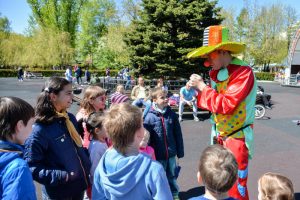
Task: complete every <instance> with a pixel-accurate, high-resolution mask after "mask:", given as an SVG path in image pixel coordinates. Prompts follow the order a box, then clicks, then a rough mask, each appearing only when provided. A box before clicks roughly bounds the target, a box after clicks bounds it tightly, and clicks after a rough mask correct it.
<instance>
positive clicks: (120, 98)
mask: <svg viewBox="0 0 300 200" xmlns="http://www.w3.org/2000/svg"><path fill="white" fill-rule="evenodd" d="M124 93H125V92H124V86H123V85H117V89H116V92H115V93H113V94H112V95H111V97H110V101H111V104H118V103H123V102H128V101H129V100H130V99H129V98H128V96H127V95H125V94H124Z"/></svg>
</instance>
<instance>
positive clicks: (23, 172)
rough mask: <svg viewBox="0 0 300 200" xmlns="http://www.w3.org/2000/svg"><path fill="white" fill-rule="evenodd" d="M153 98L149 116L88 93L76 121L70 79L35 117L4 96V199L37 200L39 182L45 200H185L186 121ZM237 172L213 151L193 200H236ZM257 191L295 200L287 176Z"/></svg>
mask: <svg viewBox="0 0 300 200" xmlns="http://www.w3.org/2000/svg"><path fill="white" fill-rule="evenodd" d="M150 96H151V101H152V102H151V106H150V109H149V111H148V112H147V113H146V114H145V116H143V114H142V112H141V109H139V108H138V107H136V106H134V105H131V104H130V103H129V102H128V101H127V100H126V101H125V102H122V101H120V102H118V101H116V102H115V103H114V104H113V105H112V106H111V107H110V108H107V109H106V110H105V100H106V95H105V90H104V89H102V88H101V87H99V86H89V87H88V88H87V89H86V90H85V93H84V97H83V100H82V102H81V105H80V108H79V111H78V113H77V115H76V118H75V116H74V115H73V114H71V113H68V112H67V109H68V108H69V107H70V105H71V103H72V97H73V94H72V84H71V83H70V82H69V81H67V80H66V79H64V78H58V77H52V78H50V79H49V80H48V81H47V82H46V83H45V86H44V88H43V89H42V92H41V93H40V95H39V96H38V99H37V103H36V108H35V110H34V109H33V108H32V107H31V106H30V105H29V104H28V103H27V102H25V101H24V100H21V99H19V98H16V97H1V99H0V183H1V189H0V197H1V199H37V198H36V194H35V193H36V192H35V187H34V184H33V180H35V181H37V182H38V183H40V184H41V185H42V195H43V199H84V198H89V199H159V200H172V199H179V191H180V189H179V186H178V183H177V177H178V167H179V166H178V164H177V163H178V160H179V159H180V158H183V157H184V142H183V138H182V130H181V126H180V122H179V119H178V115H177V114H176V113H175V112H174V111H172V110H171V109H170V107H169V106H168V99H167V97H166V90H164V89H163V88H162V86H161V85H160V86H159V87H156V88H154V89H152V90H151V92H150ZM25 140H26V142H25ZM23 145H24V147H23ZM238 173H239V171H238V164H237V160H236V158H235V156H234V155H233V153H232V151H231V150H230V149H229V148H225V147H224V146H222V145H220V144H216V145H211V146H209V147H207V148H206V149H205V150H204V151H203V152H202V154H201V158H200V163H199V170H198V174H197V178H198V181H199V183H200V184H203V185H204V186H205V194H204V195H202V196H199V197H194V198H192V199H194V200H196V199H199V200H200V199H204V200H205V199H212V200H214V199H225V200H232V199H235V198H233V197H230V196H229V195H228V191H229V190H230V189H231V188H232V186H233V185H234V184H236V181H237V177H238ZM15 180H18V181H15ZM258 191H259V195H258V199H259V200H267V199H268V200H271V199H287V200H292V199H294V191H293V185H292V183H291V181H290V180H289V179H288V178H286V177H284V176H283V175H280V174H274V173H266V174H264V175H263V176H262V177H261V178H260V179H259V181H258Z"/></svg>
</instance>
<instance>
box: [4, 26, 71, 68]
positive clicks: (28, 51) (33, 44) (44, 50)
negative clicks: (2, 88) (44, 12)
mask: <svg viewBox="0 0 300 200" xmlns="http://www.w3.org/2000/svg"><path fill="white" fill-rule="evenodd" d="M0 49H1V50H2V60H1V65H4V66H28V67H38V66H40V67H52V66H57V65H61V66H62V65H67V64H68V63H71V61H72V59H73V49H72V48H71V46H70V37H69V34H68V33H66V32H59V31H54V30H52V29H43V30H40V31H36V32H34V35H33V36H32V37H25V36H23V35H19V34H10V36H9V37H7V38H6V39H4V40H2V42H1V43H0Z"/></svg>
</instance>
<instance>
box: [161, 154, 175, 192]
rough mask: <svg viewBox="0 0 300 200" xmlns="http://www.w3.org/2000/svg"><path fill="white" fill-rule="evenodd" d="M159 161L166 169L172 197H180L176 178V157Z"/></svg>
mask: <svg viewBox="0 0 300 200" xmlns="http://www.w3.org/2000/svg"><path fill="white" fill-rule="evenodd" d="M157 161H158V162H160V163H161V164H162V166H163V167H164V169H165V171H166V174H167V178H168V182H169V186H170V189H171V192H172V195H173V196H178V194H179V187H178V184H177V180H176V176H175V170H176V158H175V156H174V157H171V158H169V159H168V160H157Z"/></svg>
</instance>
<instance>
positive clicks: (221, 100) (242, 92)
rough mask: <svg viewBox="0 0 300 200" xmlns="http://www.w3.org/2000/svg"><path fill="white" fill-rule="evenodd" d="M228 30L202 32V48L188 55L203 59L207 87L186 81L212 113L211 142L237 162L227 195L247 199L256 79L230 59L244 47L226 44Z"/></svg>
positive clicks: (198, 79) (195, 78) (199, 80)
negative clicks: (228, 150)
mask: <svg viewBox="0 0 300 200" xmlns="http://www.w3.org/2000/svg"><path fill="white" fill-rule="evenodd" d="M228 38H229V30H228V29H227V28H226V27H223V26H210V27H207V28H206V29H205V30H204V39H203V46H202V47H200V48H197V49H195V50H194V51H192V52H190V53H189V54H188V55H187V57H188V58H199V57H200V58H205V59H206V60H205V62H204V65H205V66H207V67H209V66H211V67H212V69H211V71H210V72H209V75H210V78H211V86H207V85H206V84H205V83H204V82H203V80H202V78H201V77H200V76H199V75H196V74H193V75H192V76H191V77H190V79H191V82H192V84H193V86H194V87H196V88H197V89H198V90H199V91H200V92H199V94H198V96H197V106H198V107H200V108H202V109H206V110H209V111H211V112H212V117H211V121H212V124H213V126H212V133H211V136H212V137H211V142H212V143H213V141H214V140H213V139H216V140H215V141H216V142H217V143H219V144H222V145H223V146H225V147H227V148H228V149H230V150H231V151H232V152H233V154H234V155H235V158H236V159H237V162H238V180H237V182H236V183H235V185H234V186H233V187H232V188H231V189H230V191H229V196H231V197H234V198H236V199H242V200H248V199H249V197H248V191H247V178H248V159H249V158H251V157H252V154H253V122H254V111H255V109H254V105H255V99H256V80H255V76H254V73H253V71H252V69H251V68H250V67H249V66H248V65H247V64H246V63H245V62H243V61H242V60H240V59H238V58H236V57H233V56H232V54H238V53H241V52H243V51H244V49H245V44H242V43H238V42H230V41H228Z"/></svg>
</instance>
